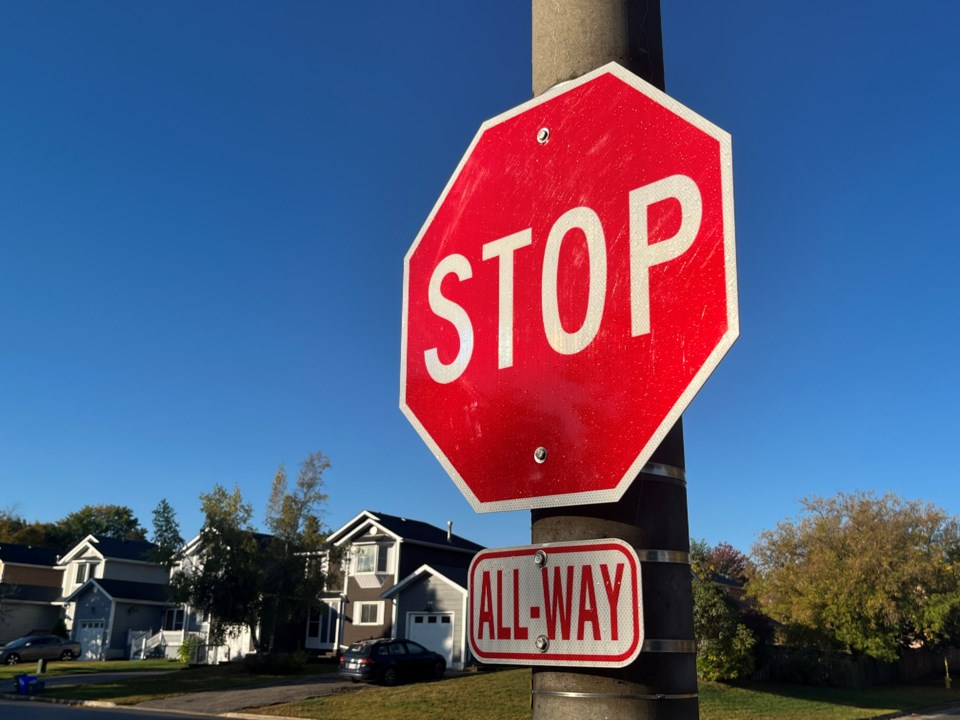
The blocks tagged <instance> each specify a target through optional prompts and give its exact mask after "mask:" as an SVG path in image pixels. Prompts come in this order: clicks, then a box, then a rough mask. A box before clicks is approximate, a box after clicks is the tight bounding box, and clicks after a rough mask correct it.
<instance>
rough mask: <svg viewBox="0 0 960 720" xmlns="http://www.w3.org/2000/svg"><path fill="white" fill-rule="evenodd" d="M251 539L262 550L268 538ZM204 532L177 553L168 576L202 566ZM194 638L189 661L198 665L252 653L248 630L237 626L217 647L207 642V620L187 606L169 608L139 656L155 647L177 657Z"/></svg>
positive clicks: (252, 646) (208, 622)
mask: <svg viewBox="0 0 960 720" xmlns="http://www.w3.org/2000/svg"><path fill="white" fill-rule="evenodd" d="M254 537H255V539H256V541H257V543H258V544H259V545H260V547H261V548H265V547H266V544H267V543H268V542H269V541H270V539H271V537H272V536H270V535H265V534H263V533H254ZM203 542H204V541H203V533H200V534H199V535H197V536H196V537H194V538H193V539H192V540H190V541H189V542H188V543H187V544H186V545H184V546H183V548H181V549H180V551H178V552H177V554H176V556H175V560H174V563H173V566H172V567H171V569H170V576H171V577H173V575H175V574H176V573H180V572H183V573H187V574H190V573H193V572H196V571H198V570H199V569H200V568H201V567H202V563H203ZM190 636H194V637H196V638H198V639H199V641H200V647H199V649H198V654H195V655H194V657H193V658H192V660H193V661H194V662H198V663H218V662H230V661H233V660H239V659H241V658H242V657H243V656H245V655H247V654H249V653H252V652H254V651H255V649H256V648H255V645H254V642H253V636H252V633H251V631H250V628H248V627H237V628H234V629H233V631H232V632H229V633H227V635H226V637H224V638H223V641H222V642H221V643H219V644H213V643H211V641H210V618H209V617H207V615H206V614H205V613H204V612H202V611H200V610H197V609H196V608H192V607H190V606H189V605H182V606H176V607H174V606H172V605H171V606H170V607H169V608H168V610H167V615H166V617H165V619H164V624H163V626H162V628H161V629H160V630H159V631H158V632H157V633H156V634H155V635H153V636H152V637H150V638H146V639H145V640H144V643H143V645H142V646H141V650H140V652H141V653H142V654H145V653H149V652H150V650H151V648H155V650H154V652H155V653H156V654H163V655H165V656H167V657H171V658H175V657H177V656H178V651H179V648H180V646H181V645H182V644H183V642H184V641H185V640H186V638H188V637H190Z"/></svg>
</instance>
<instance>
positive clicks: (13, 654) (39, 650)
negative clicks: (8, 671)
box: [0, 635, 80, 665]
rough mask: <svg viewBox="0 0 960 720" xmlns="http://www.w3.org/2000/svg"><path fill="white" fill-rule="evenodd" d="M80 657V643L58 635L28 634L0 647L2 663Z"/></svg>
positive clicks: (12, 663)
mask: <svg viewBox="0 0 960 720" xmlns="http://www.w3.org/2000/svg"><path fill="white" fill-rule="evenodd" d="M78 657H80V643H78V642H73V641H72V640H64V639H63V638H61V637H57V636H56V635H27V636H26V637H22V638H17V639H16V640H11V641H10V642H8V643H7V644H6V645H4V646H3V647H2V648H0V663H2V664H3V665H16V664H17V663H21V662H34V661H36V660H73V659H74V658H78Z"/></svg>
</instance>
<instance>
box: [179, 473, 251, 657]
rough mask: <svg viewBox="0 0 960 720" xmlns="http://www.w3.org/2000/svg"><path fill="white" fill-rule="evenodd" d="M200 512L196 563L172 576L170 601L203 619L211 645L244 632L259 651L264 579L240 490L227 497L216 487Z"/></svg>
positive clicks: (202, 499) (203, 497) (205, 497)
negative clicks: (201, 521) (207, 619)
mask: <svg viewBox="0 0 960 720" xmlns="http://www.w3.org/2000/svg"><path fill="white" fill-rule="evenodd" d="M200 509H201V511H202V512H203V516H204V521H203V527H202V528H201V530H200V535H201V542H200V544H199V548H198V555H197V557H196V562H195V563H194V564H192V565H190V566H185V567H182V568H181V569H180V570H179V571H178V572H176V573H175V574H174V575H173V577H172V578H171V581H170V588H171V595H172V596H173V599H174V600H175V601H176V602H180V603H186V604H187V605H189V606H191V607H192V608H194V609H196V610H199V611H201V612H203V613H205V614H207V616H208V617H209V618H210V637H211V640H212V641H213V642H215V643H219V642H222V641H223V639H224V637H226V636H227V635H228V634H231V633H235V632H237V631H238V630H239V629H240V628H243V627H247V628H249V629H250V633H251V637H252V639H253V643H254V646H255V647H256V648H258V649H259V647H260V635H259V632H258V628H259V621H260V617H261V614H262V595H263V588H264V584H265V575H264V562H263V557H262V552H261V550H262V548H261V544H260V540H261V539H262V536H258V535H257V534H256V533H255V532H254V528H253V525H252V520H253V509H252V507H251V506H250V505H249V504H248V503H246V502H244V500H243V497H242V495H241V494H240V489H239V488H238V487H234V489H233V492H227V490H226V489H225V488H224V487H223V486H221V485H219V484H217V485H214V487H213V490H212V491H211V492H210V493H208V494H201V495H200Z"/></svg>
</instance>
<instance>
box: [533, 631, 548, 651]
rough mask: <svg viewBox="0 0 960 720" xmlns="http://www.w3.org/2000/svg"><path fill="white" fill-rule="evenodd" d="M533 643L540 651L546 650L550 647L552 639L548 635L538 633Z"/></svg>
mask: <svg viewBox="0 0 960 720" xmlns="http://www.w3.org/2000/svg"><path fill="white" fill-rule="evenodd" d="M533 644H534V645H535V646H536V648H537V650H539V651H540V652H546V651H547V650H548V649H549V647H550V639H549V638H548V637H547V636H546V635H537V639H536V640H535V641H534V643H533Z"/></svg>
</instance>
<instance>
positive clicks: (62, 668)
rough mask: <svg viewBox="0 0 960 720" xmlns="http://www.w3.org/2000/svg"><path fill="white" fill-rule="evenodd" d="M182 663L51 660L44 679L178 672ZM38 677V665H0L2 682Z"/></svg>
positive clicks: (166, 661) (169, 661)
mask: <svg viewBox="0 0 960 720" xmlns="http://www.w3.org/2000/svg"><path fill="white" fill-rule="evenodd" d="M182 667H184V665H183V664H182V663H179V662H175V661H171V660H111V661H107V662H100V661H97V662H77V661H75V660H73V661H70V662H60V661H59V660H51V661H50V662H48V663H47V671H46V672H45V673H44V674H43V677H48V678H49V677H56V676H57V675H89V674H94V673H105V672H110V673H114V672H157V671H160V670H178V669H180V668H182ZM23 674H27V675H36V674H37V663H35V662H28V663H20V664H19V665H0V681H3V680H10V679H12V678H13V677H14V676H16V675H23Z"/></svg>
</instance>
